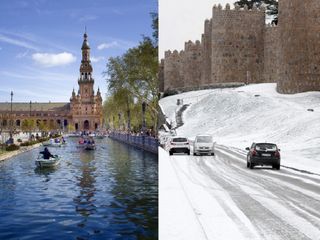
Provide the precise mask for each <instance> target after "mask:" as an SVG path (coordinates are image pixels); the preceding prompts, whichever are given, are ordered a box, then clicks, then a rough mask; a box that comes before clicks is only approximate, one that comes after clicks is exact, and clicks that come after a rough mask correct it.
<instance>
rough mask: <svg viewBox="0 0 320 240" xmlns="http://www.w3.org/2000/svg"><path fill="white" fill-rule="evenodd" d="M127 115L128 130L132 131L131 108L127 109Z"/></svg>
mask: <svg viewBox="0 0 320 240" xmlns="http://www.w3.org/2000/svg"><path fill="white" fill-rule="evenodd" d="M127 117H128V132H129V133H130V132H131V119H130V118H131V113H130V109H128V110H127Z"/></svg>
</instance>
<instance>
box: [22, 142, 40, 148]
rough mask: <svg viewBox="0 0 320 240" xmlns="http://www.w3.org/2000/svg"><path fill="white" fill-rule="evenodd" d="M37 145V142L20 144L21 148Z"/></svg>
mask: <svg viewBox="0 0 320 240" xmlns="http://www.w3.org/2000/svg"><path fill="white" fill-rule="evenodd" d="M37 143H39V142H38V141H26V142H23V143H21V144H20V146H21V147H26V146H31V145H34V144H37Z"/></svg>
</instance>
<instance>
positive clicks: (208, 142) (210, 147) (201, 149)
mask: <svg viewBox="0 0 320 240" xmlns="http://www.w3.org/2000/svg"><path fill="white" fill-rule="evenodd" d="M202 154H206V155H214V142H213V138H212V136H210V135H198V136H196V139H195V140H194V143H193V155H202Z"/></svg>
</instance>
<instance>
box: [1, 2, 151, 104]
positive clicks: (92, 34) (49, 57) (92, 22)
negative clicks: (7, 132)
mask: <svg viewBox="0 0 320 240" xmlns="http://www.w3.org/2000/svg"><path fill="white" fill-rule="evenodd" d="M155 11H157V1H156V0H77V1H76V0H1V4H0V12H1V14H0V101H1V102H6V101H8V102H9V101H10V91H11V90H12V91H13V92H14V97H13V101H14V102H29V101H30V100H31V101H33V102H48V101H52V102H68V101H69V99H70V97H71V93H72V89H73V88H75V90H76V91H77V90H78V83H77V79H78V76H79V67H80V61H81V45H82V41H83V33H84V28H85V26H87V34H88V40H89V44H90V47H91V60H92V65H93V76H94V78H95V89H97V88H98V86H99V87H100V90H101V92H102V93H103V96H104V95H105V93H106V92H107V86H106V81H105V79H104V76H103V75H102V72H103V71H104V70H105V69H106V68H105V65H106V62H107V59H108V58H109V57H111V56H118V55H121V54H123V53H124V52H125V51H126V50H127V49H128V48H130V47H133V46H135V45H137V44H138V42H139V41H140V40H141V36H142V35H147V36H151V34H152V29H151V17H150V12H155Z"/></svg>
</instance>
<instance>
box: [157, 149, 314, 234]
mask: <svg viewBox="0 0 320 240" xmlns="http://www.w3.org/2000/svg"><path fill="white" fill-rule="evenodd" d="M159 162H160V185H159V187H160V239H166V240H170V239H175V240H177V239H183V240H188V239H197V240H198V239H199V240H200V239H212V240H217V239H218V240H219V239H272V240H276V239H290V240H294V239H297V240H302V239H313V240H314V239H320V176H317V175H311V174H305V173H301V172H297V171H293V170H290V169H285V168H281V170H280V171H277V170H273V169H271V168H258V167H257V168H256V169H254V170H249V169H247V168H246V164H245V157H244V156H243V155H242V154H240V153H238V152H235V151H234V150H231V149H228V148H227V147H222V146H220V147H216V155H215V156H214V157H210V156H202V157H198V156H186V155H174V156H171V157H169V155H168V154H167V153H166V152H165V151H162V152H161V153H160V158H159ZM195 236H197V237H196V238H194V237H195Z"/></svg>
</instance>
